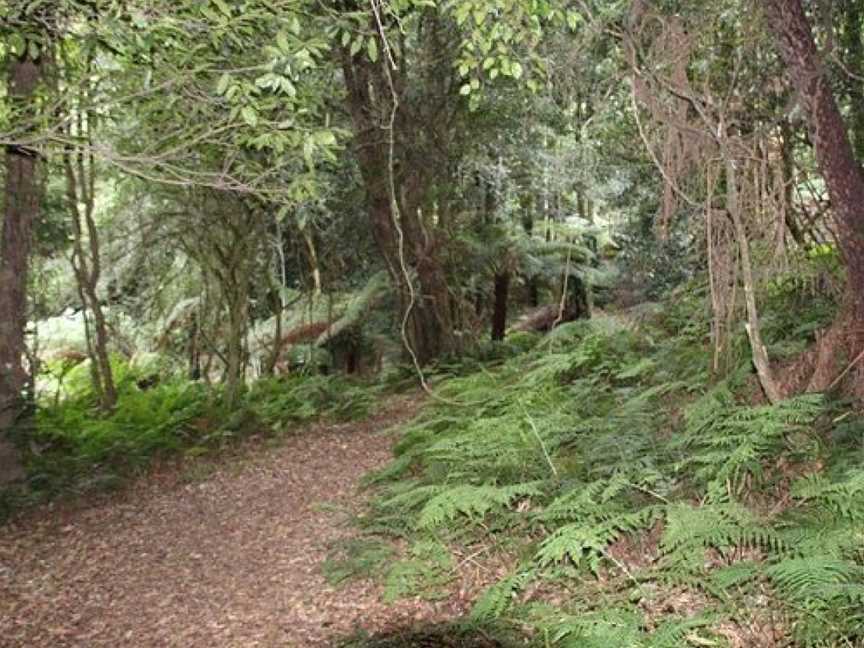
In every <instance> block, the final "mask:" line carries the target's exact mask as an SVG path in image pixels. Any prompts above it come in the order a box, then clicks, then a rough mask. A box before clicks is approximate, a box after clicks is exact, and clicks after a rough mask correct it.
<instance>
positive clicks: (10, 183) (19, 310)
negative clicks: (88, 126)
mask: <svg viewBox="0 0 864 648" xmlns="http://www.w3.org/2000/svg"><path fill="white" fill-rule="evenodd" d="M8 70H9V95H10V96H11V97H12V98H13V99H14V100H16V101H18V102H22V103H24V102H27V101H30V100H31V98H32V96H33V95H34V94H35V92H36V88H37V86H38V84H39V82H40V79H41V76H42V69H41V64H40V62H39V61H34V60H32V59H30V58H29V57H28V55H27V54H23V55H22V56H20V57H18V58H13V59H12V60H11V61H10V62H9V63H8ZM38 162H39V160H38V153H37V152H36V151H34V150H32V149H27V148H24V147H15V146H10V147H7V149H6V187H5V189H6V192H5V208H4V214H3V229H2V233H0V484H2V483H8V482H10V481H13V480H15V479H19V478H21V477H22V476H23V474H24V473H23V468H22V466H21V461H20V457H19V456H18V454H17V452H16V451H15V449H14V446H13V445H12V443H11V442H10V440H9V438H8V433H9V431H10V430H11V428H12V426H13V425H14V423H15V421H16V420H17V418H18V416H19V414H20V413H21V412H22V411H23V408H22V397H21V392H22V390H23V388H24V385H25V384H26V382H27V377H26V372H25V370H24V367H23V366H22V364H21V363H22V358H23V355H24V348H25V344H24V332H25V328H26V324H27V271H28V265H29V260H30V249H31V246H32V240H33V227H34V223H35V221H36V219H37V218H38V216H39V210H40V189H39V181H38V176H37V171H38Z"/></svg>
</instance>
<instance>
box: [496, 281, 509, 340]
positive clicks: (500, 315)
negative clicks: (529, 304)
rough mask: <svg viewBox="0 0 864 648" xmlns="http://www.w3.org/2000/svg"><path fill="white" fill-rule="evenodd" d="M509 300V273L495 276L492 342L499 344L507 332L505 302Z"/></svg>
mask: <svg viewBox="0 0 864 648" xmlns="http://www.w3.org/2000/svg"><path fill="white" fill-rule="evenodd" d="M509 299H510V273H509V272H507V271H504V272H499V273H498V274H496V275H495V310H494V312H493V314H492V341H493V342H500V341H501V340H503V339H504V334H505V333H506V331H507V302H508V300H509Z"/></svg>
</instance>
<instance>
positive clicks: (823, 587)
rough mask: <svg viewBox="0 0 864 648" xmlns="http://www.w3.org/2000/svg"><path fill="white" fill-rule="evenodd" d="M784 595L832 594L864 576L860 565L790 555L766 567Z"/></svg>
mask: <svg viewBox="0 0 864 648" xmlns="http://www.w3.org/2000/svg"><path fill="white" fill-rule="evenodd" d="M765 573H766V574H767V575H768V577H769V578H770V579H771V581H772V582H773V583H774V584H775V585H776V586H777V589H778V592H779V593H780V594H781V596H784V597H791V598H794V599H811V598H824V597H830V596H831V595H832V594H835V593H838V592H839V591H840V590H839V589H838V588H837V587H836V586H837V585H838V584H849V583H854V582H856V581H857V582H858V584H859V585H860V584H861V581H862V578H864V569H862V568H861V567H860V566H859V565H855V564H852V563H849V562H847V561H845V560H839V559H837V558H831V557H821V556H804V557H800V558H787V559H785V560H782V561H780V562H778V563H777V564H776V565H772V566H771V567H769V568H768V569H766V571H765Z"/></svg>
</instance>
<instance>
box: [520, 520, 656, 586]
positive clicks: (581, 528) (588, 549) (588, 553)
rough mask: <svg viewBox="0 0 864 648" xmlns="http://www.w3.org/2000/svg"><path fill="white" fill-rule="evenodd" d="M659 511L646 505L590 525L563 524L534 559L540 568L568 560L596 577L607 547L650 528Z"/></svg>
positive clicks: (542, 546) (544, 543)
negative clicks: (583, 567)
mask: <svg viewBox="0 0 864 648" xmlns="http://www.w3.org/2000/svg"><path fill="white" fill-rule="evenodd" d="M659 512H660V509H659V508H657V507H650V506H649V507H645V508H642V509H640V510H638V511H635V512H632V513H623V514H621V515H616V516H613V517H611V518H609V519H608V520H606V521H605V522H601V523H599V524H595V525H593V526H590V525H584V524H578V523H576V524H568V525H565V526H563V527H561V528H560V529H558V530H557V531H555V532H554V533H553V534H552V535H551V536H549V537H548V538H547V539H546V540H544V541H543V543H542V544H541V546H540V551H538V553H537V560H538V561H539V563H540V564H541V565H549V564H551V563H555V562H561V561H563V560H565V559H569V560H571V561H572V562H573V564H575V565H576V566H577V567H580V566H582V565H585V566H586V567H588V569H589V570H590V571H591V572H593V573H594V574H597V572H598V571H599V569H600V565H601V563H602V559H603V557H604V556H605V554H606V548H607V547H608V546H609V545H610V544H611V543H612V542H613V541H615V540H616V539H618V538H619V537H621V536H622V535H624V534H627V533H633V532H635V531H639V530H642V529H646V528H648V527H649V526H651V524H652V523H653V522H654V520H655V519H656V518H657V516H658V514H659Z"/></svg>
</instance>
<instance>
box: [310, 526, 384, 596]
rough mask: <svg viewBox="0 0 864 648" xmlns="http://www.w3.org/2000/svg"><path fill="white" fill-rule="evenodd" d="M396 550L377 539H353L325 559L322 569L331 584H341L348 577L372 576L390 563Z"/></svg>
mask: <svg viewBox="0 0 864 648" xmlns="http://www.w3.org/2000/svg"><path fill="white" fill-rule="evenodd" d="M393 554H394V550H393V547H391V546H390V545H389V544H388V543H386V542H382V541H381V540H377V539H374V538H373V539H365V538H361V539H352V540H349V541H347V542H345V543H344V544H342V545H341V546H339V547H338V548H337V551H336V552H335V553H334V555H331V556H330V557H328V558H327V560H325V561H324V565H323V566H322V570H323V571H324V577H325V578H326V579H327V582H328V583H330V585H334V586H335V585H340V584H342V583H344V582H345V581H346V580H348V579H353V578H372V577H374V576H376V575H377V574H378V573H380V570H381V569H382V568H383V567H384V565H386V564H387V563H389V562H390V561H391V559H392V557H393Z"/></svg>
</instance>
